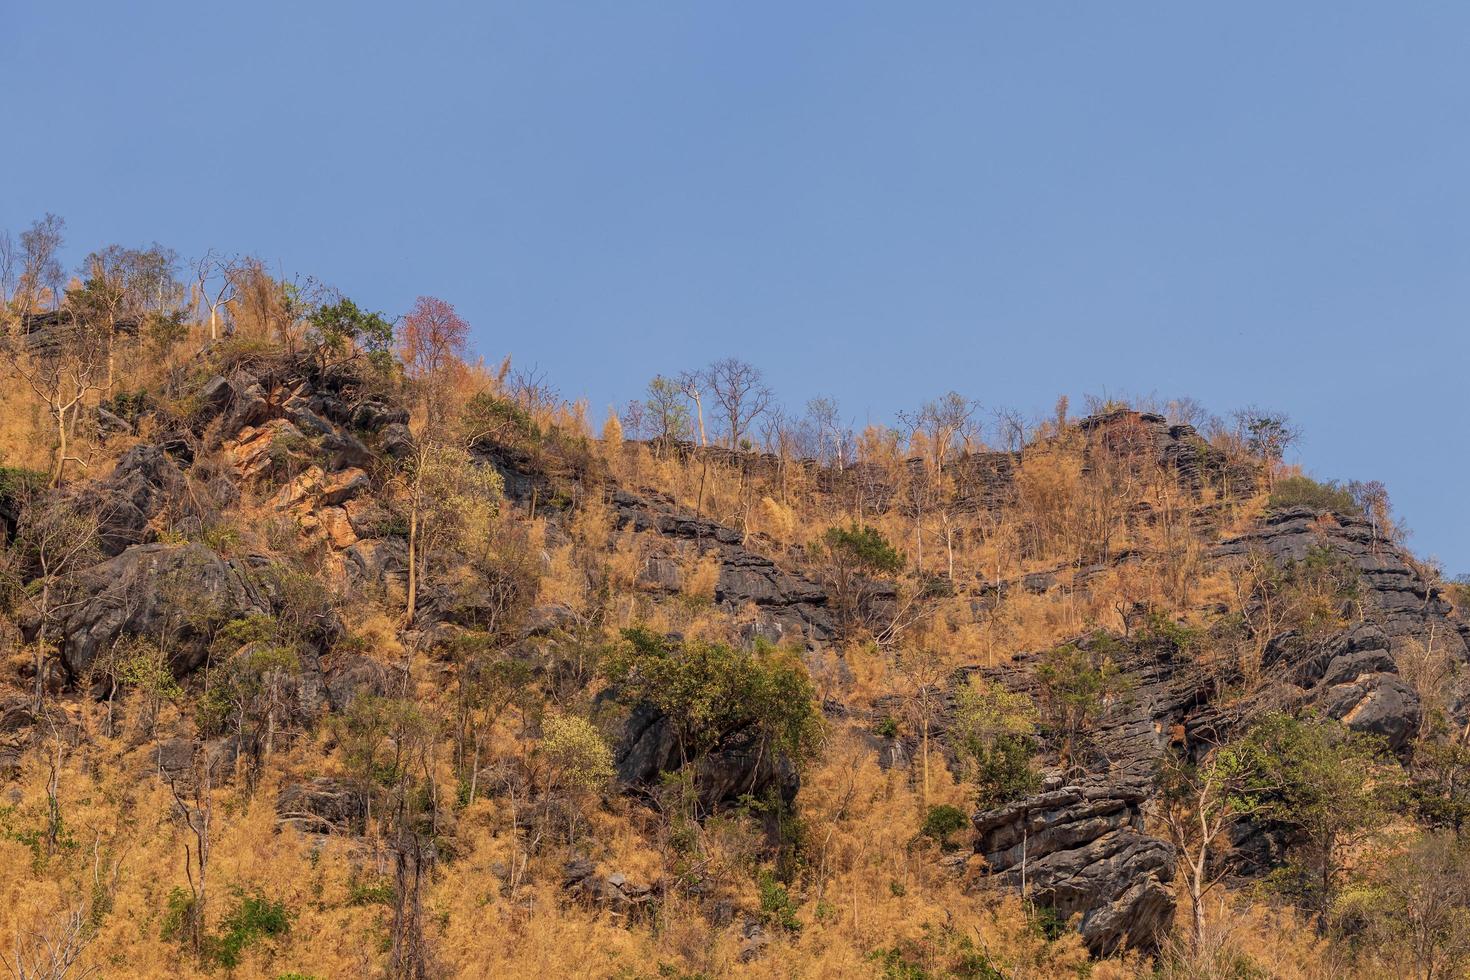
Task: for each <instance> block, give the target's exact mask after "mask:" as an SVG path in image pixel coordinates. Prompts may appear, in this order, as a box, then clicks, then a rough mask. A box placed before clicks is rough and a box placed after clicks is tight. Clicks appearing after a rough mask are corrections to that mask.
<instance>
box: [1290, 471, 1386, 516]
mask: <svg viewBox="0 0 1470 980" xmlns="http://www.w3.org/2000/svg"><path fill="white" fill-rule="evenodd" d="M1267 506H1268V507H1269V508H1270V509H1271V510H1286V509H1287V508H1290V507H1310V508H1312V509H1313V510H1326V511H1332V512H1333V513H1336V514H1343V515H1345V516H1348V517H1361V516H1363V508H1361V507H1359V506H1358V502H1357V501H1356V500H1354V499H1353V495H1352V494H1351V493H1349V492H1348V490H1347V488H1346V487H1343V486H1341V485H1340V484H1338V483H1337V481H1335V480H1328V481H1327V482H1325V483H1319V482H1318V481H1316V480H1314V479H1312V478H1311V477H1309V476H1288V477H1286V478H1285V479H1284V480H1280V481H1278V482H1277V483H1276V486H1275V488H1274V489H1273V490H1272V491H1271V499H1270V500H1269V501H1268V502H1267Z"/></svg>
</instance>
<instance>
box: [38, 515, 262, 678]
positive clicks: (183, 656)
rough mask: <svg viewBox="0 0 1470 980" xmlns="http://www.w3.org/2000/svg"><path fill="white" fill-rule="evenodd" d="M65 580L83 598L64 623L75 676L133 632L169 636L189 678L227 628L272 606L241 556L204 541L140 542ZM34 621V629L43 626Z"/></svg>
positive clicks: (175, 664) (177, 666) (64, 645)
mask: <svg viewBox="0 0 1470 980" xmlns="http://www.w3.org/2000/svg"><path fill="white" fill-rule="evenodd" d="M60 585H61V586H62V587H63V588H65V589H66V590H67V591H68V592H69V593H71V594H73V595H75V596H76V600H75V602H74V603H73V605H71V606H70V607H69V609H68V610H67V612H66V614H65V616H64V618H63V619H62V620H61V622H60V624H59V628H58V633H59V639H60V646H61V656H62V661H63V662H64V663H65V665H66V669H67V672H68V674H69V675H70V676H71V677H72V678H73V679H77V678H80V677H83V676H85V675H86V673H87V672H88V670H90V668H91V666H92V663H93V662H94V661H95V660H96V659H97V656H98V655H99V654H100V653H101V652H102V651H104V650H107V649H109V648H110V647H111V646H112V644H113V643H114V642H115V641H117V640H118V639H119V638H121V637H123V636H126V635H138V636H144V637H147V638H149V639H152V640H154V641H156V642H157V641H164V640H166V641H167V645H168V649H169V650H170V651H171V653H172V656H173V659H172V662H171V666H172V668H173V670H174V673H175V674H176V675H178V676H183V675H184V674H187V673H189V672H190V671H192V670H194V669H196V668H197V667H199V666H200V665H201V664H203V663H204V661H205V658H206V657H207V655H208V653H209V643H210V640H211V639H212V638H213V636H214V632H215V630H217V629H218V628H219V627H220V626H222V625H224V624H225V623H227V622H229V621H230V620H231V619H235V618H238V617H243V616H249V615H252V614H265V613H268V612H270V604H269V602H268V600H267V598H266V596H265V595H264V594H263V593H262V591H261V590H260V589H259V588H258V587H257V585H256V584H255V583H254V582H253V581H252V580H251V577H250V576H249V575H248V574H247V573H246V570H245V568H244V567H243V566H242V565H241V563H240V562H238V561H235V560H230V561H227V560H225V559H223V558H221V557H220V556H219V555H217V554H215V553H214V552H213V551H211V550H210V549H208V548H206V547H205V546H203V545H201V544H184V545H174V544H143V545H134V546H133V547H131V548H128V549H127V550H126V551H124V552H122V553H121V554H120V555H117V556H116V557H114V558H111V559H109V560H107V561H104V562H102V563H101V564H99V565H94V566H93V567H91V568H89V569H85V570H84V571H81V572H78V573H76V574H75V575H72V576H69V577H68V578H67V579H66V580H65V581H63V582H62V583H60ZM28 625H29V627H30V630H31V632H32V633H34V630H35V628H36V627H37V626H38V625H39V624H34V623H32V624H28Z"/></svg>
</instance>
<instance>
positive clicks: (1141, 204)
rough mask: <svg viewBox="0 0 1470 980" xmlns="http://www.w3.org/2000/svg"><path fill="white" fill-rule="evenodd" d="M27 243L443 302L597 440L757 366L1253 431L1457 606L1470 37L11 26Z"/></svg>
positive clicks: (843, 10)
mask: <svg viewBox="0 0 1470 980" xmlns="http://www.w3.org/2000/svg"><path fill="white" fill-rule="evenodd" d="M0 71H3V73H4V91H5V95H4V98H3V101H0V105H3V112H0V120H3V124H4V132H5V134H6V138H5V140H4V141H3V143H4V144H5V145H4V147H3V149H0V227H9V228H11V229H12V230H19V228H21V227H22V226H24V225H25V224H26V223H28V222H29V221H30V220H31V219H33V218H35V217H37V216H39V215H40V214H41V213H42V212H44V211H47V210H50V211H54V212H56V213H58V214H61V215H63V216H64V217H65V218H66V219H67V221H68V225H69V229H70V237H71V242H72V244H73V246H74V248H73V250H72V255H71V258H72V260H73V261H75V260H78V259H80V258H81V255H82V254H83V252H85V251H86V249H88V248H90V247H93V246H95V245H97V244H100V243H104V242H109V241H120V242H123V243H125V244H141V243H146V242H150V241H153V240H157V241H160V242H163V243H165V244H167V245H171V246H172V247H174V248H176V249H178V250H179V251H180V252H181V253H184V254H186V255H188V254H197V253H198V252H201V251H203V250H204V249H205V248H207V247H210V246H214V247H218V248H224V249H226V250H230V251H249V252H256V253H258V254H260V255H262V256H265V257H268V258H270V259H272V260H273V261H278V262H279V263H280V264H281V266H282V267H283V268H285V269H287V270H291V271H296V272H301V273H309V274H313V275H315V276H317V277H319V278H321V279H323V280H325V281H326V282H328V283H330V284H332V285H334V286H336V287H338V288H340V289H342V290H343V291H344V292H345V293H347V294H348V295H350V296H352V297H353V298H355V299H357V300H358V301H359V302H360V303H364V304H366V305H369V306H371V307H374V308H379V309H382V310H384V311H386V312H388V313H390V314H398V313H401V312H403V311H404V310H406V309H407V307H408V306H409V305H410V303H411V302H412V300H413V298H414V296H416V295H418V294H420V293H431V294H435V295H439V296H442V297H443V298H445V299H448V300H450V301H451V302H453V303H455V304H456V305H457V307H458V308H459V310H460V312H461V313H462V314H463V315H464V316H465V317H466V318H467V319H468V320H469V321H470V322H471V323H472V324H473V325H474V327H475V336H476V343H477V346H478V348H479V349H480V350H481V352H482V353H484V354H486V355H487V356H488V357H492V358H498V357H499V356H501V355H503V354H504V353H507V352H509V353H512V354H513V355H514V356H515V357H516V359H517V361H518V362H519V363H521V364H536V365H539V366H540V367H541V368H543V369H546V370H547V371H548V372H549V373H550V375H551V377H552V379H553V380H554V382H555V383H556V384H557V385H558V387H559V388H560V389H561V391H562V393H563V394H565V395H568V396H578V395H585V396H586V397H588V398H589V400H590V401H591V404H592V407H593V412H594V416H595V417H597V418H600V417H601V415H602V413H603V412H604V411H605V408H606V406H607V405H608V404H610V403H613V402H618V403H621V402H623V401H625V400H626V399H628V398H629V397H633V396H636V395H638V394H639V392H640V389H641V388H642V386H643V383H644V382H645V381H646V380H647V378H648V377H649V376H651V375H652V374H654V373H655V372H673V371H677V370H679V369H680V368H684V367H691V366H699V365H701V364H703V363H705V362H707V361H709V360H711V359H712V358H715V357H719V356H723V355H726V354H736V355H739V356H742V357H744V358H746V359H748V360H751V361H753V362H755V363H757V364H759V365H760V366H761V367H763V368H764V370H765V371H766V373H767V376H768V378H769V380H770V381H771V382H772V383H773V385H774V387H775V388H776V389H777V390H778V392H779V393H780V394H781V395H782V396H783V398H784V399H785V400H786V401H788V402H789V403H791V404H793V405H797V406H799V405H800V404H802V403H803V402H804V401H805V400H806V399H807V398H808V397H810V396H812V395H814V394H819V393H820V394H831V395H835V396H836V397H838V398H839V399H840V401H841V403H842V405H843V407H844V409H845V411H846V413H847V414H848V416H849V417H851V418H852V419H853V420H854V421H855V422H857V423H858V424H862V423H863V422H865V421H866V420H868V419H870V418H871V419H875V420H888V419H891V418H892V416H893V413H894V412H895V411H897V410H898V409H901V408H904V407H906V406H912V405H915V404H916V403H918V402H920V401H923V400H925V399H928V398H931V397H934V396H936V395H938V394H942V393H943V392H944V391H946V390H948V389H956V390H958V391H961V392H963V393H965V394H967V395H970V396H972V397H974V398H976V399H979V400H980V401H981V402H982V403H984V404H985V405H987V406H996V405H1012V406H1017V407H1019V408H1022V409H1025V410H1027V411H1034V412H1042V411H1045V410H1047V409H1048V408H1049V407H1050V405H1051V403H1052V402H1053V401H1054V400H1055V398H1056V396H1057V394H1059V393H1062V392H1067V393H1070V394H1071V395H1072V397H1073V399H1074V404H1077V403H1078V402H1079V400H1080V396H1081V395H1082V394H1083V393H1087V392H1092V393H1104V392H1107V393H1149V392H1153V393H1157V394H1158V395H1160V396H1164V397H1169V396H1173V395H1178V394H1187V395H1192V396H1194V397H1196V398H1198V399H1200V400H1202V401H1204V402H1205V403H1206V404H1207V405H1209V406H1210V407H1211V408H1213V409H1214V410H1216V411H1219V412H1221V413H1224V412H1228V411H1229V410H1231V409H1233V408H1235V407H1238V406H1241V405H1243V404H1246V403H1250V402H1256V403H1260V404H1263V405H1268V406H1273V407H1278V408H1281V409H1283V410H1285V411H1287V412H1289V413H1290V414H1291V415H1292V416H1293V417H1294V418H1296V419H1297V420H1298V421H1299V422H1300V423H1301V424H1302V426H1303V427H1304V429H1305V431H1306V437H1305V440H1304V441H1303V443H1302V446H1301V450H1300V459H1301V461H1302V462H1303V463H1305V464H1306V466H1307V467H1308V469H1309V471H1310V472H1312V473H1313V474H1314V475H1316V476H1319V477H1323V478H1328V477H1334V478H1342V479H1348V478H1359V479H1370V478H1378V479H1382V480H1383V481H1384V482H1386V483H1387V484H1388V486H1389V490H1390V492H1391V494H1392V496H1393V498H1394V501H1395V503H1396V504H1397V506H1398V508H1399V510H1400V511H1401V512H1402V513H1403V514H1404V515H1405V516H1406V518H1407V520H1408V522H1409V523H1410V525H1411V526H1412V527H1413V529H1414V532H1415V533H1414V537H1413V539H1412V543H1413V544H1414V546H1415V547H1416V549H1417V550H1419V551H1420V552H1421V553H1424V554H1431V555H1437V556H1439V557H1440V558H1441V559H1443V560H1444V562H1445V564H1446V566H1447V567H1448V569H1449V570H1450V571H1451V572H1457V571H1470V527H1467V524H1466V522H1465V520H1464V519H1463V517H1462V510H1461V508H1462V506H1463V499H1464V497H1465V484H1466V477H1467V475H1470V454H1467V452H1466V437H1465V432H1466V418H1465V401H1464V398H1463V389H1464V387H1465V384H1466V370H1467V353H1470V341H1467V336H1466V319H1467V312H1470V276H1467V271H1470V270H1467V259H1470V223H1467V219H1470V183H1467V181H1470V125H1467V123H1470V111H1467V110H1470V5H1467V4H1465V3H1463V2H1443V3H1417V2H1403V3H1381V2H1377V3H1366V2H1354V0H1332V2H1325V0H1322V2H1294V3H1283V2H1280V0H1275V2H1270V3H1265V2H1235V3H1228V4H1227V3H1210V4H1204V3H1180V2H1178V0H1159V2H1128V3H1077V2H1074V3H1068V4H1061V3H1044V2H1009V3H997V2H984V0H961V2H933V3H895V2H893V0H882V2H862V0H829V2H827V3H817V2H805V3H802V2H795V3H794V2H791V0H785V2H753V0H744V2H740V3H731V2H713V0H683V2H671V0H657V2H646V0H618V2H605V0H604V2H584V3H575V4H574V3H563V2H555V0H524V2H521V3H517V4H506V3H497V2H473V3H461V4H448V3H432V2H415V3H404V2H395V3H386V2H376V0H353V2H346V0H309V2H302V0H297V2H290V3H287V2H266V0H255V2H251V3H233V4H214V3H200V2H198V0H191V2H187V3H185V2H151V3H118V2H116V0H108V2H88V3H78V2H63V0H50V2H40V0H9V2H7V3H4V4H0Z"/></svg>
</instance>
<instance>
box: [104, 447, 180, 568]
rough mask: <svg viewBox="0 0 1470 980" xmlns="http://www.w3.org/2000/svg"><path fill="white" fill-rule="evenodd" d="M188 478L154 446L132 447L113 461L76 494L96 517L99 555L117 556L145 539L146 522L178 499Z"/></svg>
mask: <svg viewBox="0 0 1470 980" xmlns="http://www.w3.org/2000/svg"><path fill="white" fill-rule="evenodd" d="M187 489H188V481H187V480H185V479H184V474H183V473H182V472H181V471H180V470H179V467H178V466H177V465H176V464H175V463H174V461H173V460H172V459H170V458H169V457H168V455H167V454H166V453H165V452H164V451H163V450H162V449H161V448H159V447H158V446H151V445H142V446H134V447H133V448H132V449H130V450H128V451H127V453H125V454H124V455H123V457H122V459H120V460H118V461H117V466H115V467H114V468H113V471H112V475H111V476H109V477H108V478H107V479H106V480H103V481H102V482H101V483H99V484H97V485H96V486H93V487H88V488H87V489H86V490H84V491H83V492H82V493H81V495H80V501H79V502H81V503H83V504H84V505H85V506H87V507H89V508H91V509H93V510H94V511H95V512H96V513H97V515H98V517H99V518H100V525H99V529H98V531H99V537H98V543H99V544H100V545H101V547H102V552H103V554H106V555H109V556H115V555H119V554H121V553H122V552H123V550H124V549H126V548H128V547H130V546H132V545H135V544H142V543H144V542H146V541H147V540H148V539H149V536H150V530H149V522H150V521H152V520H153V518H155V517H157V516H158V514H159V513H160V512H162V511H163V510H164V509H165V508H166V507H167V506H168V505H169V504H170V503H173V502H177V501H179V500H181V499H182V498H183V497H184V495H185V494H186V492H187Z"/></svg>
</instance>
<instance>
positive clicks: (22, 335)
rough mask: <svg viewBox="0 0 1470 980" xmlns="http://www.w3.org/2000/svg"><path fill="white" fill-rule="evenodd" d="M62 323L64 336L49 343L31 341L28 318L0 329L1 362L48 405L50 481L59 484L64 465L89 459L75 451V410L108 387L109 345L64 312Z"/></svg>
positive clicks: (99, 335)
mask: <svg viewBox="0 0 1470 980" xmlns="http://www.w3.org/2000/svg"><path fill="white" fill-rule="evenodd" d="M63 317H64V321H65V322H62V323H58V324H57V325H56V329H58V330H59V331H61V332H62V333H63V334H64V336H61V337H59V338H58V340H57V342H56V343H54V344H51V345H47V346H46V347H44V348H42V347H33V346H32V345H30V344H28V342H27V341H28V338H29V334H28V333H27V321H25V320H22V321H21V322H20V323H19V324H17V325H15V326H13V327H12V329H10V330H7V331H5V332H4V333H0V364H4V365H6V366H8V367H9V368H10V370H11V371H12V372H13V373H14V374H15V375H16V376H17V377H18V378H20V380H21V381H23V382H24V383H25V384H26V385H27V386H28V387H29V388H30V389H31V390H32V391H34V392H35V393H36V395H37V396H38V397H39V398H40V399H41V401H42V402H43V403H44V404H45V406H46V411H47V414H49V415H50V416H51V425H52V428H53V431H54V432H55V433H56V445H55V447H54V449H53V452H52V461H51V485H52V486H60V485H61V481H62V479H63V477H64V476H65V473H66V464H67V463H69V462H76V463H80V464H82V465H84V466H85V465H86V461H85V460H83V459H81V458H79V457H77V456H73V455H72V454H71V446H70V442H71V434H72V431H73V423H74V421H75V416H76V414H77V412H79V411H80V409H81V407H82V404H83V402H84V400H85V399H86V398H87V396H88V395H90V394H91V393H93V392H95V391H100V390H102V389H103V388H104V387H105V383H106V374H107V366H108V363H109V360H110V358H109V352H110V350H111V345H110V344H109V343H108V342H107V338H106V336H105V335H104V334H103V333H102V332H101V331H99V330H96V329H93V328H92V327H90V326H88V325H87V324H86V323H84V322H82V321H80V320H78V319H77V318H76V317H75V316H74V315H71V314H63Z"/></svg>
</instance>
